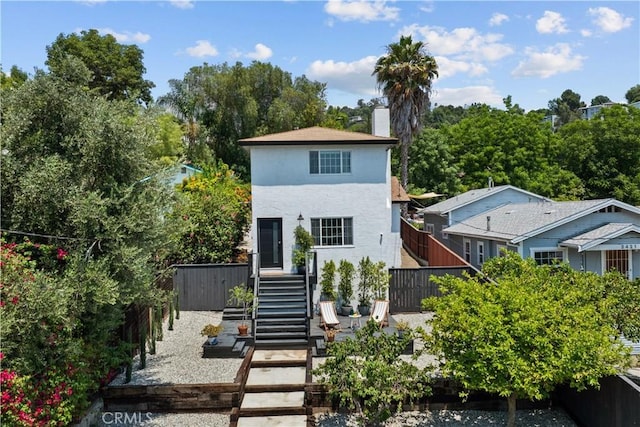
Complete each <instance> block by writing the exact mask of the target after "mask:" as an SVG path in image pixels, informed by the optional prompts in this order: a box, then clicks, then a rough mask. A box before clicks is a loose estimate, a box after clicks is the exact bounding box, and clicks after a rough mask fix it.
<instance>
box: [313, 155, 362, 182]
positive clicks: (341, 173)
mask: <svg viewBox="0 0 640 427" xmlns="http://www.w3.org/2000/svg"><path fill="white" fill-rule="evenodd" d="M313 151H315V152H317V153H318V165H317V166H318V173H312V172H311V164H309V175H312V176H316V175H351V174H352V172H353V162H352V160H353V156H352V154H353V152H352V151H351V150H309V155H311V152H313ZM336 152H337V153H340V172H336V173H323V172H321V170H320V163H321V162H320V153H336ZM343 153H349V169H350V171H349V172H343V171H342V161H343V160H342V156H343Z"/></svg>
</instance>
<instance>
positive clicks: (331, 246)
mask: <svg viewBox="0 0 640 427" xmlns="http://www.w3.org/2000/svg"><path fill="white" fill-rule="evenodd" d="M311 219H312V220H314V219H317V220H320V228H321V229H322V220H323V219H341V220H342V232H343V234H342V240H343V241H344V220H345V219H350V220H351V239H352V240H353V243H351V244H348V245H344V244H342V245H322V244H319V245H314V246H313V248H314V249H327V248H328V249H331V248H353V247H355V245H356V244H355V240H356V237H355V231H354V227H355V225H354V223H355V221H354V220H353V217H352V216H322V217H313V218H311ZM314 238H315V237H314ZM320 241H321V243H322V238H321V239H320Z"/></svg>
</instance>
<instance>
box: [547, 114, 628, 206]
mask: <svg viewBox="0 0 640 427" xmlns="http://www.w3.org/2000/svg"><path fill="white" fill-rule="evenodd" d="M559 135H560V137H561V138H562V141H563V144H562V147H561V150H560V157H559V159H560V165H561V167H562V168H564V169H566V170H569V171H571V172H572V173H574V174H575V175H576V176H578V177H579V178H580V179H581V180H582V182H583V183H584V187H585V197H586V198H589V199H599V198H608V197H613V198H616V199H618V200H622V201H624V202H627V203H630V204H632V205H637V204H639V203H640V109H637V108H627V107H625V106H620V105H614V106H612V107H611V108H604V109H602V110H601V111H600V113H599V114H598V116H597V117H596V118H594V119H592V120H580V121H576V122H573V123H570V124H568V125H566V126H564V127H563V128H561V129H560V131H559Z"/></svg>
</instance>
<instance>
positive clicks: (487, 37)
mask: <svg viewBox="0 0 640 427" xmlns="http://www.w3.org/2000/svg"><path fill="white" fill-rule="evenodd" d="M406 34H412V35H414V36H415V37H414V38H416V39H418V38H420V39H423V40H424V41H425V42H426V43H427V49H429V50H431V51H432V52H433V54H436V55H442V56H444V55H456V56H457V58H456V59H470V60H474V61H476V62H484V61H490V62H493V61H498V60H500V59H502V58H504V57H505V56H508V55H511V54H512V53H513V52H514V49H513V48H512V47H511V46H510V45H508V44H505V43H501V40H502V38H503V35H502V34H495V33H488V34H481V33H479V32H478V30H476V29H475V28H469V27H464V28H456V29H454V30H453V31H450V32H448V31H446V30H445V29H444V28H442V27H431V26H428V25H427V26H424V27H420V26H418V25H415V24H414V25H410V26H408V27H404V28H402V29H401V30H400V31H399V32H398V38H399V37H400V35H406Z"/></svg>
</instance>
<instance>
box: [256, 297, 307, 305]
mask: <svg viewBox="0 0 640 427" xmlns="http://www.w3.org/2000/svg"><path fill="white" fill-rule="evenodd" d="M258 301H259V305H258V307H259V306H260V305H264V304H277V303H292V302H294V303H296V304H300V303H303V304H304V305H305V306H306V305H307V297H306V295H286V296H285V295H267V296H260V297H258Z"/></svg>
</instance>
